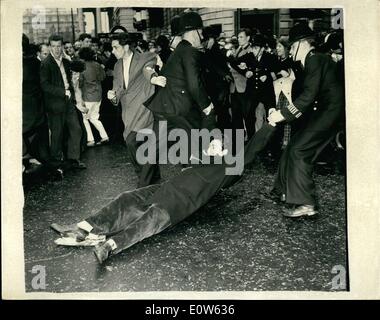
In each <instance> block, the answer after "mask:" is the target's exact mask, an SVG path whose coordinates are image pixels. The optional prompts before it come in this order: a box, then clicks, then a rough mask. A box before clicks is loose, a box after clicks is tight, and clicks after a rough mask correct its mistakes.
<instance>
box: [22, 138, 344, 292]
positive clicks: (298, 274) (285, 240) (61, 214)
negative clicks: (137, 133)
mask: <svg viewBox="0 0 380 320" xmlns="http://www.w3.org/2000/svg"><path fill="white" fill-rule="evenodd" d="M83 161H84V162H85V163H86V164H87V167H88V168H87V170H82V171H74V172H70V173H68V174H67V175H66V176H65V179H64V180H63V181H56V182H54V181H48V180H46V179H44V178H39V175H37V176H36V177H37V178H33V179H32V182H31V181H30V179H29V182H28V183H27V184H26V186H25V207H24V242H25V243H24V248H25V279H26V281H25V283H26V290H27V292H31V291H33V288H32V285H31V282H32V278H33V277H34V276H35V274H32V273H31V270H32V268H33V266H35V265H42V266H45V268H46V269H45V270H46V284H47V287H46V291H47V292H77V291H80V292H97V291H104V292H111V291H116V292H117V291H231V290H232V291H256V290H318V291H331V290H334V289H332V279H333V278H334V276H335V275H336V274H335V273H333V272H332V269H333V268H334V266H337V265H341V266H343V267H345V268H347V258H346V251H347V247H346V212H345V178H344V176H343V175H339V174H336V173H332V174H331V173H328V172H327V173H326V172H325V173H324V175H321V174H317V175H316V181H317V190H318V194H319V195H320V199H319V204H320V214H319V216H318V217H313V218H309V219H305V218H301V219H296V220H290V219H289V218H284V217H282V216H281V208H282V207H281V206H280V205H278V204H274V203H272V202H271V201H269V200H267V199H265V198H264V197H262V196H261V195H260V192H261V191H262V190H263V189H265V188H270V186H271V184H272V181H273V170H269V169H268V168H266V167H265V166H263V165H262V164H261V163H260V162H258V163H256V164H255V165H253V166H252V167H251V168H250V169H249V170H248V171H247V173H246V175H245V178H244V179H243V180H242V181H241V182H240V183H238V184H237V185H235V186H233V187H232V188H230V189H229V190H225V191H223V192H221V193H219V194H218V195H216V196H215V197H214V198H213V199H212V200H211V201H210V202H209V203H208V204H207V205H206V206H205V207H204V208H202V209H201V210H199V211H198V212H197V213H195V214H193V215H192V216H191V217H189V218H188V219H187V220H185V221H183V222H182V223H180V224H178V225H177V226H175V227H173V228H172V229H169V230H165V231H164V232H162V233H161V234H158V235H156V236H153V237H151V238H149V239H145V240H144V241H142V242H140V243H138V244H136V245H135V246H133V247H131V248H129V249H127V250H126V251H124V252H122V253H121V254H119V255H116V256H114V257H112V258H110V259H109V260H107V262H106V263H105V264H104V265H103V266H99V265H98V263H97V261H96V258H95V256H94V254H93V252H92V248H89V247H87V248H76V247H60V246H57V245H55V243H54V240H55V239H56V238H57V237H58V235H57V234H56V233H55V232H54V231H53V230H51V229H50V227H49V226H50V224H51V223H53V222H55V223H59V224H70V223H74V222H79V221H81V220H82V219H84V218H86V217H87V216H88V215H90V214H94V213H95V212H96V211H97V210H98V209H99V208H100V207H101V206H103V205H105V204H106V203H108V202H109V201H111V200H112V199H113V198H114V197H116V196H117V195H118V194H119V193H121V192H123V191H125V190H131V189H133V188H134V187H135V185H136V183H137V179H136V176H135V174H134V170H133V167H132V165H131V164H130V163H129V161H128V157H127V153H126V149H125V147H124V146H123V145H121V144H110V145H106V146H101V147H96V148H92V149H89V150H87V151H86V152H85V154H84V156H83ZM179 172H180V168H178V167H174V166H168V167H165V168H163V170H162V173H163V177H164V178H168V177H170V176H172V175H176V174H178V173H179Z"/></svg>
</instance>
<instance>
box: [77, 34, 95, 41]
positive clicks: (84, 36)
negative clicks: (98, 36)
mask: <svg viewBox="0 0 380 320" xmlns="http://www.w3.org/2000/svg"><path fill="white" fill-rule="evenodd" d="M84 39H92V37H91V35H90V34H88V33H82V34H81V35H80V36H79V41H83V40H84Z"/></svg>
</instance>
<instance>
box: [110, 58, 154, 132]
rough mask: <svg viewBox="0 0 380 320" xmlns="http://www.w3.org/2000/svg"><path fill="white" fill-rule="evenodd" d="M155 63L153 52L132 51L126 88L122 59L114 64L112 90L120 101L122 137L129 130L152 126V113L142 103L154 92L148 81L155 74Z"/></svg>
mask: <svg viewBox="0 0 380 320" xmlns="http://www.w3.org/2000/svg"><path fill="white" fill-rule="evenodd" d="M156 63H157V58H156V54H155V53H151V52H145V53H139V52H137V51H134V53H133V56H132V61H131V65H130V68H129V81H128V88H127V89H125V85H124V73H123V59H119V60H118V61H117V62H116V64H115V67H114V79H113V90H115V91H116V98H117V102H118V103H119V101H120V102H121V106H122V120H123V122H124V127H125V129H124V133H123V136H124V139H126V138H127V136H128V135H129V133H130V132H131V131H136V132H137V131H139V130H140V129H145V128H150V129H151V128H153V114H152V112H151V111H150V110H149V109H147V108H146V107H145V106H144V105H143V103H144V102H145V101H146V100H147V99H148V98H150V97H151V96H152V95H153V93H154V85H152V84H151V83H150V79H151V77H152V75H153V74H155V71H154V67H155V65H156Z"/></svg>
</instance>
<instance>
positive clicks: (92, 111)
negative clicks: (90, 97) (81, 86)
mask: <svg viewBox="0 0 380 320" xmlns="http://www.w3.org/2000/svg"><path fill="white" fill-rule="evenodd" d="M85 104H86V107H87V108H89V113H88V117H89V120H90V122H91V123H92V124H93V125H94V126H95V128H96V130H98V131H99V135H100V137H101V138H102V139H107V138H108V135H107V132H106V131H105V130H104V127H103V124H102V122H101V121H100V120H99V109H100V104H101V101H97V102H85Z"/></svg>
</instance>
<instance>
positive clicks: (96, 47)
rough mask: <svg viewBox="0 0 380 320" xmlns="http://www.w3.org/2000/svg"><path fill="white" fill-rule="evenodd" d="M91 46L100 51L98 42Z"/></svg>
mask: <svg viewBox="0 0 380 320" xmlns="http://www.w3.org/2000/svg"><path fill="white" fill-rule="evenodd" d="M91 46H92V49H93V50H94V51H95V52H98V51H99V45H98V44H97V43H92V44H91Z"/></svg>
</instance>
